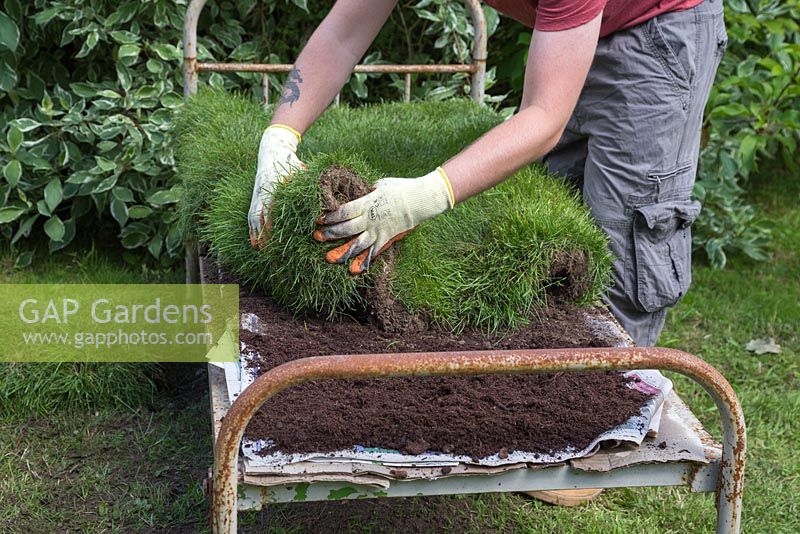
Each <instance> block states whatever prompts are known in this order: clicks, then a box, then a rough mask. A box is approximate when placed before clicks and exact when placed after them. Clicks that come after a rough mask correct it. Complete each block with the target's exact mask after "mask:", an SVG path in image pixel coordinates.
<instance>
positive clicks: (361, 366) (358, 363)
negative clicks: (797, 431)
mask: <svg viewBox="0 0 800 534" xmlns="http://www.w3.org/2000/svg"><path fill="white" fill-rule="evenodd" d="M630 369H659V370H667V371H675V372H678V373H681V374H683V375H686V376H688V377H689V378H691V379H692V380H694V381H695V382H697V383H699V384H700V385H701V386H703V388H705V390H706V391H707V392H708V393H709V394H710V395H711V397H712V398H713V399H714V402H715V403H716V405H717V409H718V410H719V412H720V415H721V417H722V427H723V440H722V459H721V461H720V466H719V469H720V474H719V478H718V486H717V502H716V504H717V528H716V531H717V533H718V534H721V533H736V532H738V531H739V525H740V520H741V506H742V489H743V486H744V466H745V449H746V440H745V422H744V414H743V412H742V408H741V405H740V404H739V401H738V399H737V398H736V394H735V393H734V391H733V389H732V388H731V386H730V384H729V383H728V382H727V380H725V378H724V377H723V376H722V375H721V374H720V373H719V371H717V370H716V369H715V368H714V367H712V366H711V365H709V364H708V363H706V362H704V361H703V360H701V359H700V358H697V357H696V356H692V355H691V354H688V353H685V352H682V351H679V350H674V349H665V348H607V349H553V350H549V349H543V350H497V351H473V352H440V353H406V354H397V353H395V354H365V355H350V356H321V357H314V358H302V359H299V360H294V361H291V362H288V363H285V364H283V365H280V366H278V367H275V368H273V369H271V370H270V371H269V372H267V373H265V374H263V375H261V376H260V377H258V378H257V379H256V380H255V382H253V383H252V384H251V385H250V386H249V387H248V388H246V389H245V390H244V391H243V392H242V394H241V395H240V396H239V397H238V398H237V399H236V401H235V402H234V403H233V404H232V405H231V407H230V410H229V411H228V413H227V415H226V416H225V418H224V420H223V421H222V426H221V428H220V432H219V435H218V437H217V441H216V443H215V448H214V480H213V488H212V495H213V500H212V513H213V518H212V520H213V530H214V532H215V533H218V534H219V533H233V532H236V524H237V511H238V504H237V499H238V494H237V476H238V464H239V447H240V442H241V440H242V436H243V434H244V430H245V428H246V426H247V423H248V422H249V421H250V419H251V418H252V416H253V415H254V414H255V413H256V411H257V410H258V409H259V408H260V407H261V406H262V405H263V404H264V403H265V402H266V401H267V400H268V399H269V398H270V397H272V396H273V395H275V394H277V393H278V392H280V391H282V390H284V389H286V388H288V387H291V386H293V385H296V384H300V383H303V382H307V381H310V380H325V379H343V378H376V377H398V376H430V375H475V374H490V373H491V374H496V373H523V372H545V371H581V370H630Z"/></svg>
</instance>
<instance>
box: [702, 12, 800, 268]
mask: <svg viewBox="0 0 800 534" xmlns="http://www.w3.org/2000/svg"><path fill="white" fill-rule="evenodd" d="M725 7H726V10H725V20H726V23H727V26H728V35H729V41H728V49H727V52H726V54H725V57H724V59H723V61H722V64H721V65H720V68H719V72H718V74H717V82H716V84H715V85H714V89H713V91H712V93H711V97H710V99H709V103H708V106H707V108H706V112H707V116H706V124H705V127H704V133H705V134H706V136H705V138H706V143H705V146H704V147H703V150H702V153H701V156H702V159H701V162H700V171H699V175H698V181H697V186H696V188H695V193H696V195H697V196H698V198H699V199H700V200H702V201H703V213H702V214H701V216H700V217H699V218H698V220H697V224H696V230H697V231H696V232H695V235H696V236H697V238H696V239H695V244H696V245H698V246H701V247H703V249H704V250H705V252H706V254H707V255H708V257H709V259H710V260H711V262H712V263H713V264H714V265H717V266H724V265H725V263H726V261H727V256H728V254H730V253H744V254H745V255H747V256H749V257H751V258H753V259H756V260H763V259H766V258H767V257H768V255H767V247H768V245H769V242H770V232H769V230H768V228H767V227H766V226H765V225H764V224H763V223H761V222H760V221H759V218H758V215H757V213H756V210H755V208H754V207H753V206H752V205H751V204H750V203H749V202H748V201H747V199H746V195H745V187H746V184H747V183H748V180H749V177H750V175H751V174H752V173H762V174H767V175H772V177H773V178H774V179H779V180H797V179H798V177H800V162H798V159H797V145H798V141H800V22H798V21H800V1H799V0H788V1H785V2H773V1H771V0H752V1H742V0H734V1H729V2H726V3H725Z"/></svg>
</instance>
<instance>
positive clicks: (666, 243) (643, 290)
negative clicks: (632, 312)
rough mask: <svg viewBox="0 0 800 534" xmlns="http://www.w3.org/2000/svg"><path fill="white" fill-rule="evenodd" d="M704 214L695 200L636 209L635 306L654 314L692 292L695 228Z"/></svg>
mask: <svg viewBox="0 0 800 534" xmlns="http://www.w3.org/2000/svg"><path fill="white" fill-rule="evenodd" d="M699 213H700V203H699V202H697V201H694V200H671V201H665V202H660V203H658V204H651V205H649V206H640V207H638V208H636V209H635V215H634V221H633V244H634V255H635V265H636V271H635V274H636V276H635V283H634V286H635V287H634V288H632V289H634V291H632V292H630V293H634V294H629V297H631V301H632V302H633V304H634V306H636V307H637V308H639V309H640V310H642V311H646V312H654V311H657V310H660V309H662V308H664V307H667V306H672V305H674V304H675V303H676V302H678V299H680V298H681V297H682V296H683V294H684V293H686V291H687V290H688V289H689V285H690V284H691V281H692V280H691V276H692V271H691V269H692V266H691V257H692V233H691V229H690V227H691V225H692V223H693V222H694V220H695V219H696V218H697V215H698V214H699Z"/></svg>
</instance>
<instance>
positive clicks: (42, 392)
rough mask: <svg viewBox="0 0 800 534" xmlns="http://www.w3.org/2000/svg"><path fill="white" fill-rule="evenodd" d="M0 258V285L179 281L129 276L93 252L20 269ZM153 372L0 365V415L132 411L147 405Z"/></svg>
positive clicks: (108, 366) (123, 367)
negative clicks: (116, 408) (103, 409)
mask: <svg viewBox="0 0 800 534" xmlns="http://www.w3.org/2000/svg"><path fill="white" fill-rule="evenodd" d="M13 261H14V259H13V256H0V283H3V284H33V283H42V284H48V283H49V284H55V283H58V284H77V283H94V284H126V283H146V282H148V281H149V282H152V281H161V282H164V283H169V282H172V283H175V282H179V281H181V280H179V276H176V275H172V274H167V273H159V274H153V273H144V272H135V271H132V270H130V268H128V267H126V266H124V265H122V264H121V261H115V260H111V259H109V258H108V257H106V256H103V255H101V253H100V252H99V251H97V250H94V249H93V250H89V251H86V252H83V253H81V254H74V255H66V254H62V255H59V256H54V257H42V258H37V261H36V262H35V263H34V266H33V267H31V268H28V269H25V270H17V269H14V268H13ZM158 372H159V368H158V366H156V365H153V364H131V363H113V364H112V363H0V413H3V414H6V415H7V416H9V417H10V416H12V415H13V416H14V417H19V418H22V417H27V416H30V415H34V414H46V413H53V412H56V411H59V410H64V409H85V408H96V407H103V406H106V407H107V406H121V407H124V406H128V407H131V408H132V407H135V406H139V405H142V404H147V403H150V402H152V401H153V399H154V396H155V392H156V384H155V380H154V377H156V376H157V375H158Z"/></svg>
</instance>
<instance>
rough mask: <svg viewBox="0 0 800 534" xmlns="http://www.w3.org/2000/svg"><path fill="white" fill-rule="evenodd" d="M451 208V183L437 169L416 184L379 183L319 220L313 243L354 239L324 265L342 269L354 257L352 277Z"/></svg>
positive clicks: (396, 180) (414, 181) (388, 180)
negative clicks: (432, 218)
mask: <svg viewBox="0 0 800 534" xmlns="http://www.w3.org/2000/svg"><path fill="white" fill-rule="evenodd" d="M454 204H455V198H454V197H453V188H452V186H451V185H450V179H449V178H448V177H447V174H445V172H444V169H442V168H441V167H437V168H436V170H434V171H433V172H430V173H428V174H426V175H425V176H421V177H419V178H383V179H381V180H378V181H377V182H375V187H374V189H373V190H372V192H371V193H369V194H367V195H365V196H363V197H361V198H358V199H356V200H353V201H351V202H348V203H347V204H344V205H343V206H341V207H339V209H337V210H335V211H332V212H330V213H326V214H324V215H322V216H321V217H320V218H319V220H318V221H317V224H318V225H319V226H318V228H317V231H316V232H314V239H316V240H317V241H332V240H336V239H346V238H350V237H352V238H353V239H351V240H350V241H348V242H347V243H345V244H344V245H341V246H339V247H336V248H334V249H333V250H330V251H329V252H328V253H327V254H326V255H325V259H326V260H327V261H328V262H329V263H344V262H346V261H347V260H349V259H350V258H353V257H355V259H354V260H353V262H352V263H351V264H350V273H351V274H361V273H363V272H365V271H366V270H367V269H369V266H370V263H371V262H372V260H373V259H375V258H376V257H377V256H378V255H379V254H380V253H381V252H383V251H384V250H386V249H387V248H389V247H390V246H391V245H392V243H394V242H395V241H397V240H398V239H402V238H403V237H404V236H405V235H406V234H408V232H410V231H411V230H413V229H414V228H415V227H416V226H417V225H418V224H420V223H421V222H423V221H426V220H427V219H430V218H431V217H434V216H436V215H438V214H440V213H442V212H444V211H446V210H448V209H450V208H452V207H453V205H454Z"/></svg>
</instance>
